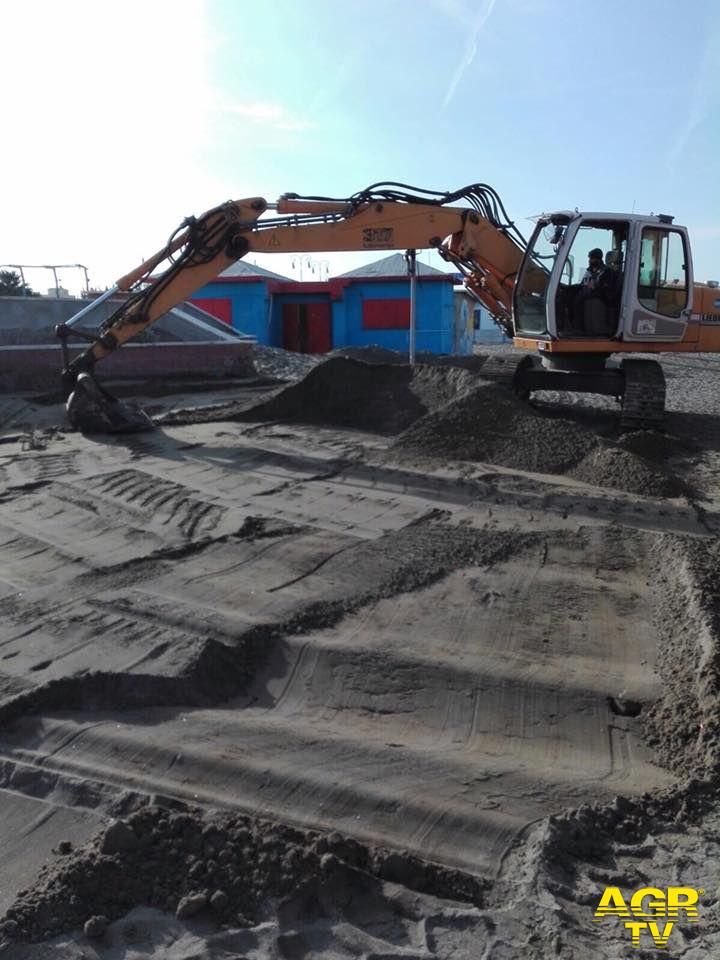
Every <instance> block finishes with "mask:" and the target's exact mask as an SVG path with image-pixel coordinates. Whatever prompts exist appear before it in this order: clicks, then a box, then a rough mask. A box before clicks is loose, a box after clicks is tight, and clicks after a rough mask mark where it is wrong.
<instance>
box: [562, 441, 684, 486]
mask: <svg viewBox="0 0 720 960" xmlns="http://www.w3.org/2000/svg"><path fill="white" fill-rule="evenodd" d="M570 476H572V477H574V478H575V479H576V480H582V481H583V482H584V483H592V484H595V485H596V486H600V487H613V488H615V489H616V490H624V491H625V492H626V493H637V494H639V495H640V496H643V497H679V496H682V495H683V494H684V493H685V492H686V489H685V486H684V484H683V483H682V482H681V481H680V480H679V479H678V478H677V477H675V476H674V475H673V474H671V473H670V471H669V470H668V469H667V468H665V467H663V466H660V465H658V464H657V463H653V462H652V461H651V460H648V459H647V458H645V457H642V456H639V455H638V454H636V453H633V452H632V451H630V450H626V449H624V448H623V447H622V446H621V445H620V444H607V443H599V444H598V446H597V447H595V449H594V450H592V451H591V452H590V453H589V454H588V455H587V456H586V457H584V458H583V459H582V460H581V461H580V463H578V464H577V466H575V467H574V468H573V469H572V470H571V471H570Z"/></svg>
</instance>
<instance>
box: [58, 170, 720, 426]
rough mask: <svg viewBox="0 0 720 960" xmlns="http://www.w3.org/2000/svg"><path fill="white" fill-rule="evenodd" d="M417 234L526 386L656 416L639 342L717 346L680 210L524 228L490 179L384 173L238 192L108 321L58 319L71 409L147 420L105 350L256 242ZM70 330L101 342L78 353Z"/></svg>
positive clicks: (385, 242)
mask: <svg viewBox="0 0 720 960" xmlns="http://www.w3.org/2000/svg"><path fill="white" fill-rule="evenodd" d="M421 248H422V249H425V248H433V249H435V250H437V252H438V253H439V254H440V256H441V257H443V259H445V260H446V261H447V262H449V263H451V264H453V265H454V266H455V267H456V269H457V270H458V271H459V272H460V273H461V274H462V276H463V280H464V283H465V285H466V287H467V288H468V289H469V290H470V292H471V293H472V294H473V295H474V296H475V297H476V298H477V299H478V300H479V301H480V302H481V303H482V304H483V305H484V306H485V307H486V308H487V309H488V310H489V312H490V314H491V316H492V317H493V319H494V320H495V322H496V323H497V324H498V325H499V326H500V327H501V328H502V330H503V331H504V332H505V333H506V334H507V335H508V336H509V337H511V338H512V339H513V343H514V345H515V346H516V347H518V348H520V349H521V350H522V351H524V356H523V357H522V359H521V360H520V361H519V362H518V363H517V364H513V363H510V364H508V363H507V362H505V363H502V362H500V363H496V364H493V363H488V364H486V366H485V367H483V376H484V377H491V378H495V379H498V380H504V381H505V382H506V383H507V385H508V386H509V387H511V388H512V389H513V390H514V391H515V392H516V393H517V394H518V395H519V396H520V397H523V398H527V397H528V396H529V395H530V394H531V393H533V392H535V391H539V390H563V391H573V392H578V391H579V392H585V393H600V394H605V395H608V396H613V397H616V398H617V399H618V400H619V401H620V404H621V416H620V425H621V429H643V428H644V429H654V428H657V427H659V426H660V425H661V424H662V419H663V415H664V407H665V379H664V376H663V371H662V367H661V366H660V364H659V363H658V362H657V361H655V360H652V359H647V358H646V357H642V358H639V357H638V356H637V354H648V353H652V354H655V353H658V354H659V353H676V352H717V351H720V298H719V293H720V291H718V290H717V289H715V288H714V287H713V286H710V285H699V284H698V285H694V284H693V276H692V261H691V254H690V241H689V237H688V233H687V230H686V229H685V228H684V227H681V226H677V225H675V224H674V223H673V218H672V217H670V216H667V215H664V214H660V215H657V216H655V215H651V216H638V215H634V214H618V213H581V212H579V211H577V210H575V211H558V212H555V213H550V214H543V215H542V216H540V217H538V218H537V219H536V225H535V229H534V231H533V234H532V236H531V238H530V240H529V241H526V240H525V239H524V237H523V236H522V235H521V234H520V232H519V231H518V229H517V228H516V227H515V225H514V224H513V223H512V222H511V221H510V218H509V217H508V215H507V213H506V210H505V208H504V206H503V204H502V201H501V200H500V198H499V196H498V195H497V193H496V192H495V191H494V190H493V189H492V188H491V187H489V186H487V185H486V184H473V185H471V186H468V187H464V188H463V189H461V190H457V191H455V192H452V193H437V192H435V191H429V190H420V189H418V188H414V187H409V186H407V185H405V184H399V183H378V184H374V185H372V186H370V187H368V188H367V189H365V190H362V191H360V192H358V193H356V194H353V195H352V196H350V197H347V198H344V199H337V198H332V197H317V196H299V195H298V194H285V195H283V196H282V197H281V198H280V199H279V200H278V201H277V203H275V204H269V203H268V202H267V201H266V200H264V199H263V198H262V197H253V198H250V199H246V200H238V201H230V202H228V203H224V204H222V205H220V206H218V207H214V208H213V209H211V210H208V211H207V212H206V213H204V214H203V215H202V216H200V217H197V218H194V217H191V218H188V219H186V220H185V221H184V222H183V223H182V224H181V225H180V226H179V227H178V229H177V230H176V231H175V233H174V234H173V235H172V236H171V237H170V239H169V241H168V243H167V244H166V246H165V247H163V249H162V250H160V251H158V253H156V254H155V255H154V256H152V257H150V259H149V260H146V261H145V262H144V263H142V264H141V265H140V266H139V267H137V268H136V269H135V270H133V271H132V272H131V273H128V274H127V275H126V276H124V277H122V278H121V279H120V280H118V281H117V284H116V285H115V286H114V287H113V288H112V289H111V290H109V291H108V292H107V293H106V294H104V295H103V299H105V298H107V297H109V296H110V295H111V294H115V293H117V292H118V291H122V292H125V293H127V294H128V296H127V298H126V299H125V300H124V302H123V303H122V304H121V305H120V306H119V307H118V309H117V310H116V311H115V312H114V313H113V314H112V315H111V316H110V317H109V318H108V319H107V320H106V321H105V322H104V323H103V325H102V326H101V327H100V329H99V331H98V333H97V334H96V335H90V334H87V333H82V334H81V333H80V332H79V331H78V330H76V329H74V327H73V324H74V323H75V321H77V320H78V319H80V317H81V316H84V315H85V313H87V312H88V309H89V308H86V309H85V310H83V311H81V312H80V313H79V314H77V315H76V316H75V317H74V318H72V320H70V321H68V323H66V324H61V325H60V326H59V327H58V328H57V330H56V332H57V334H58V336H59V337H60V339H61V342H62V348H63V358H64V367H63V383H64V387H65V393H66V396H67V397H68V400H67V413H68V417H69V420H70V422H71V423H72V424H73V425H74V426H76V427H79V428H80V429H88V430H106V431H109V432H127V431H135V430H142V429H148V428H150V427H151V426H152V423H151V421H150V419H149V418H148V417H147V416H146V415H145V414H144V412H143V411H141V410H140V409H139V408H137V407H135V406H134V405H132V404H128V403H123V402H121V401H119V400H117V399H115V398H114V397H113V396H112V395H111V394H110V393H108V392H107V391H106V390H105V389H104V388H103V387H102V386H101V385H100V384H99V383H98V382H97V380H96V379H95V376H94V369H95V365H96V363H97V362H98V361H100V360H102V359H103V358H104V357H106V356H108V354H110V353H112V351H114V350H116V349H117V348H118V347H120V346H122V344H123V343H125V342H126V341H127V340H130V339H131V338H132V337H133V336H135V335H136V334H138V333H140V332H141V331H142V330H144V329H145V328H146V327H148V326H149V325H150V324H152V323H153V322H154V321H155V320H157V319H158V318H159V317H160V316H161V315H162V314H163V313H165V312H166V311H167V310H169V309H171V308H172V307H173V306H175V305H176V304H178V303H180V302H181V301H182V300H184V299H186V298H187V297H189V296H190V295H191V294H192V293H193V292H194V291H196V290H198V289H199V288H200V287H202V286H203V285H205V284H206V283H208V282H210V281H211V280H213V279H214V278H215V277H217V276H218V274H220V273H221V272H222V271H223V270H225V269H226V268H227V267H228V266H230V264H232V263H233V262H235V261H236V260H238V259H240V258H241V257H244V256H246V255H247V254H249V253H252V252H254V253H311V252H313V253H314V252H329V251H347V250H367V251H372V250H391V249H408V250H414V249H421ZM590 255H592V257H590ZM588 258H589V264H588V262H587V261H588ZM162 265H165V267H164V269H163V270H162V272H160V273H159V274H155V273H154V272H155V271H156V270H157V269H158V268H159V267H161V266H162ZM586 267H587V269H585V268H586ZM97 302H99V301H96V303H97ZM73 335H76V336H81V337H83V338H84V339H86V340H88V341H89V342H90V345H89V346H88V347H87V348H86V349H85V350H84V351H83V352H81V353H80V354H78V355H77V356H75V357H72V358H71V356H70V351H69V349H68V339H69V338H70V337H71V336H73ZM614 355H615V356H617V355H620V359H619V362H618V361H617V360H613V359H611V358H612V357H613V356H614Z"/></svg>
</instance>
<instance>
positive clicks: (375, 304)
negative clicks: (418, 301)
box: [362, 298, 410, 330]
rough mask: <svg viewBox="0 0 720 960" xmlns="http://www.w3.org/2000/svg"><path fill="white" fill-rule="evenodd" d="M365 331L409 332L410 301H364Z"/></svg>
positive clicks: (404, 299)
mask: <svg viewBox="0 0 720 960" xmlns="http://www.w3.org/2000/svg"><path fill="white" fill-rule="evenodd" d="M362 325H363V330H409V329H410V300H409V299H406V298H403V299H402V300H400V299H397V300H363V308H362Z"/></svg>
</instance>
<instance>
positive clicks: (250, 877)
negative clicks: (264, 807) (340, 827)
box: [0, 807, 487, 944]
mask: <svg viewBox="0 0 720 960" xmlns="http://www.w3.org/2000/svg"><path fill="white" fill-rule="evenodd" d="M58 852H59V854H60V856H59V858H58V859H57V860H56V861H55V862H54V863H53V864H51V865H49V866H48V867H46V868H45V869H44V870H43V872H42V873H41V875H40V877H39V878H38V880H37V882H36V884H35V885H34V887H33V889H32V890H30V891H27V892H25V893H23V894H21V895H20V897H19V898H18V900H17V901H16V902H15V904H14V905H13V906H12V907H11V908H10V909H9V910H8V911H7V914H6V918H5V921H4V923H3V925H2V927H1V928H0V944H1V943H2V939H1V938H4V939H6V940H10V941H13V940H30V941H38V940H43V939H48V938H49V937H52V936H55V935H57V934H58V933H60V932H63V931H70V930H78V929H83V928H84V929H85V931H86V934H87V935H88V936H90V937H91V938H98V937H101V936H102V935H103V933H104V931H105V929H106V928H107V926H108V923H110V922H112V921H113V920H116V919H117V918H118V917H121V916H123V915H124V914H126V913H127V912H128V911H129V910H131V909H132V908H134V907H136V906H140V905H144V906H151V907H154V908H156V909H159V910H163V911H166V912H169V913H173V914H175V915H176V916H177V917H178V919H181V920H186V919H190V918H198V919H202V918H203V917H204V918H206V919H212V920H214V921H216V922H220V923H224V924H227V925H235V926H241V927H249V926H253V925H255V924H257V923H258V922H260V919H261V915H262V907H263V904H264V902H265V901H266V900H267V899H268V898H289V897H291V895H292V898H293V900H292V902H288V904H287V906H288V908H291V907H292V903H294V904H295V910H296V911H297V912H298V914H299V917H301V916H302V914H303V913H304V914H310V913H312V912H316V911H318V910H319V909H322V908H323V907H324V908H325V909H326V911H327V912H332V907H333V904H343V903H347V902H349V901H350V900H352V901H353V902H354V905H355V907H356V908H357V909H358V910H359V911H361V912H362V909H363V904H365V906H366V908H367V909H368V910H370V909H371V908H372V901H373V899H376V898H377V896H378V887H379V882H380V881H389V882H392V883H400V884H403V885H404V886H406V887H409V888H410V889H413V890H416V891H418V892H420V893H429V894H432V895H434V896H438V897H444V898H448V899H452V900H455V901H461V902H464V903H470V904H479V903H480V902H481V901H482V897H483V891H484V889H485V888H486V885H487V884H486V882H485V881H483V880H481V879H479V878H476V877H474V876H470V875H469V874H466V873H462V872H461V871H457V870H453V869H449V868H446V867H442V866H439V865H436V864H432V863H429V862H427V861H421V860H418V859H417V858H416V857H413V856H411V855H410V854H407V853H405V852H402V851H399V852H398V851H395V852H390V851H388V850H386V849H384V848H381V847H368V846H365V845H364V844H361V843H359V842H358V841H356V840H353V839H350V838H347V837H343V836H341V835H340V834H338V833H333V834H329V835H322V834H320V833H318V832H315V831H308V830H300V829H296V828H293V827H288V826H285V825H280V824H276V823H272V822H268V821H263V820H257V819H254V818H250V817H244V816H238V815H230V814H216V815H214V816H211V815H203V814H202V813H200V812H198V811H182V812H179V811H176V810H175V811H174V810H168V809H165V808H161V807H144V808H142V809H141V810H139V811H138V812H137V813H134V814H133V815H132V816H130V817H129V818H128V819H127V820H116V821H113V823H112V824H111V825H110V826H109V827H108V828H107V829H106V830H105V831H104V832H103V833H101V834H100V835H98V836H97V837H96V838H95V839H94V840H93V841H92V842H91V843H90V844H89V845H88V846H86V847H84V848H82V849H80V850H77V851H74V850H72V849H71V847H70V845H69V844H67V845H62V844H61V848H60V850H59V851H58Z"/></svg>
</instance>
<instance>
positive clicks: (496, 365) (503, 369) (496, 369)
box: [479, 353, 531, 394]
mask: <svg viewBox="0 0 720 960" xmlns="http://www.w3.org/2000/svg"><path fill="white" fill-rule="evenodd" d="M530 362H531V360H530V358H529V356H527V355H526V356H522V355H518V354H516V353H513V354H508V355H507V356H502V355H501V356H494V357H493V356H491V357H488V358H487V360H486V361H485V363H483V365H482V367H481V368H480V373H479V376H480V378H481V379H482V380H490V381H491V382H492V383H496V384H498V386H502V387H507V389H508V390H514V391H515V392H518V393H520V394H522V393H523V392H524V391H523V390H522V387H521V385H520V381H519V379H518V372H519V371H520V370H522V369H523V367H524V366H525V364H527V363H530Z"/></svg>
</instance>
